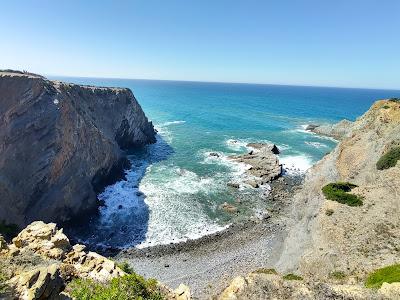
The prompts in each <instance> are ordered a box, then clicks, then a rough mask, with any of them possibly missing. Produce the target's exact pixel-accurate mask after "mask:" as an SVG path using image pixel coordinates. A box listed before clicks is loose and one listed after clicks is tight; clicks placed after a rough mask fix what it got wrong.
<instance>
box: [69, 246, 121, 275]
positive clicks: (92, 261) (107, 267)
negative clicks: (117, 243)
mask: <svg viewBox="0 0 400 300" xmlns="http://www.w3.org/2000/svg"><path fill="white" fill-rule="evenodd" d="M64 264H66V265H70V266H72V267H73V268H74V269H75V270H76V272H75V273H76V274H77V276H78V277H80V278H90V279H93V280H96V281H98V282H107V281H109V280H111V279H112V278H114V277H119V276H123V275H126V273H125V272H124V271H122V270H121V268H119V267H118V266H117V265H116V263H115V262H113V261H112V260H110V259H108V258H105V257H104V256H101V255H100V254H97V253H95V252H85V246H84V245H79V244H78V245H75V246H73V250H72V251H71V252H69V253H68V254H67V256H66V258H65V260H64Z"/></svg>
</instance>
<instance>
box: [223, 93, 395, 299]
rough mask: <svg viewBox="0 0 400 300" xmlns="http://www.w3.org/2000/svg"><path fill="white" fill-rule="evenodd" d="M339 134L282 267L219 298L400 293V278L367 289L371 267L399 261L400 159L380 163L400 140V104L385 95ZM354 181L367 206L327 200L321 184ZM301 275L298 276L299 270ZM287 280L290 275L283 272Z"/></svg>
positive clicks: (299, 200) (297, 211)
mask: <svg viewBox="0 0 400 300" xmlns="http://www.w3.org/2000/svg"><path fill="white" fill-rule="evenodd" d="M349 126H351V128H350V130H346V132H343V135H342V136H337V138H339V139H341V142H340V143H339V144H338V146H337V147H336V148H335V149H334V151H332V152H331V153H330V154H328V155H326V156H325V157H324V158H323V159H322V160H321V161H319V162H318V163H317V164H316V165H315V166H314V167H312V168H311V169H310V170H309V171H308V172H307V174H306V178H305V181H304V184H303V187H302V188H301V189H300V190H299V191H298V192H297V193H296V194H295V196H294V199H293V206H292V213H291V215H289V216H288V218H287V220H286V221H287V223H288V228H289V229H288V234H287V237H286V239H285V242H284V247H283V251H282V254H281V257H280V259H279V261H278V263H277V264H276V265H275V266H266V267H275V268H276V269H277V270H278V271H279V272H281V274H287V273H295V274H298V275H300V276H301V277H302V279H300V280H299V281H297V280H295V281H292V280H286V281H285V280H282V277H280V276H278V275H276V274H277V273H276V271H274V270H272V271H270V270H267V271H268V272H267V274H265V272H264V271H262V272H255V273H252V274H250V275H249V276H247V277H238V278H236V279H235V280H234V281H233V282H232V284H231V285H230V286H229V287H228V288H227V289H226V290H225V292H224V293H223V294H222V295H221V297H220V299H263V298H266V299H268V298H269V297H273V298H274V299H399V297H400V283H393V284H387V283H385V284H383V285H382V288H381V289H379V290H378V291H377V290H370V289H366V288H365V287H364V282H365V279H366V277H367V275H368V274H369V273H371V272H372V271H373V270H376V269H378V268H381V267H384V266H387V265H393V264H396V263H399V257H400V218H399V216H400V162H398V163H397V165H395V166H394V167H391V168H388V169H385V170H378V169H377V166H376V163H377V161H378V160H379V159H380V157H382V155H384V154H385V153H387V152H388V151H389V150H390V149H393V147H396V146H399V145H400V103H399V102H398V101H390V100H381V101H377V102H376V103H375V104H373V105H372V107H371V108H370V109H369V110H368V111H367V112H366V113H365V114H364V115H363V116H361V117H360V118H358V119H357V120H356V121H355V122H354V123H353V124H352V125H350V124H349ZM339 181H341V182H351V183H353V184H356V185H357V186H358V187H356V188H354V189H353V190H352V191H351V193H352V194H355V195H358V196H360V197H361V198H362V201H363V205H362V206H348V205H346V204H341V203H339V202H335V201H331V200H327V199H326V198H325V196H324V195H323V193H322V187H324V186H325V185H326V184H328V183H332V182H339ZM292 277H294V278H296V277H295V276H292ZM283 279H285V277H283Z"/></svg>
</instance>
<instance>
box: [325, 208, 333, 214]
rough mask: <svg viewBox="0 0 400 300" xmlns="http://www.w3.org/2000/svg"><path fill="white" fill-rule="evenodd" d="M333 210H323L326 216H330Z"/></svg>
mask: <svg viewBox="0 0 400 300" xmlns="http://www.w3.org/2000/svg"><path fill="white" fill-rule="evenodd" d="M334 212H335V211H334V210H333V209H330V208H329V209H327V210H326V211H325V214H326V215H327V216H332V215H333V213H334Z"/></svg>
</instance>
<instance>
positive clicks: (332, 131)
mask: <svg viewBox="0 0 400 300" xmlns="http://www.w3.org/2000/svg"><path fill="white" fill-rule="evenodd" d="M352 125H353V122H351V121H349V120H342V121H340V122H339V123H336V124H326V125H314V124H310V125H308V126H307V127H306V130H308V131H311V132H314V133H316V134H319V135H324V136H329V137H333V138H334V139H337V140H341V139H343V138H345V137H349V136H350V134H351V130H352Z"/></svg>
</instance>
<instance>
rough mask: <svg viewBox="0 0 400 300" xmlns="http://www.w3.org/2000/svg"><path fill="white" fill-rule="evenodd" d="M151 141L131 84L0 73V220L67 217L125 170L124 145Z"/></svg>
mask: <svg viewBox="0 0 400 300" xmlns="http://www.w3.org/2000/svg"><path fill="white" fill-rule="evenodd" d="M152 142H155V131H154V128H153V125H152V123H151V122H149V121H148V120H147V118H146V116H145V114H144V113H143V111H142V109H141V107H140V105H139V103H138V102H137V101H136V99H135V97H134V96H133V94H132V92H131V91H130V90H129V89H123V88H103V87H92V86H81V85H76V84H68V83H63V82H59V81H50V80H47V79H45V78H44V77H42V76H39V75H34V74H24V73H18V72H12V71H7V72H0V169H1V176H0V207H1V209H0V221H2V220H4V221H6V223H14V224H17V225H19V226H21V227H22V226H25V225H27V224H29V223H30V222H32V221H34V220H43V221H56V222H65V221H69V220H71V218H73V217H77V216H82V215H84V214H85V213H86V212H89V211H92V210H95V209H96V208H97V206H98V204H97V201H96V193H98V192H99V191H101V189H102V188H103V187H104V186H105V185H107V184H109V183H111V182H112V181H115V180H116V179H117V178H119V177H121V176H123V172H122V171H123V169H124V168H126V167H127V166H128V165H129V162H128V160H127V159H126V156H125V154H124V150H125V149H129V148H132V147H135V146H141V145H145V144H148V143H152Z"/></svg>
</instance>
